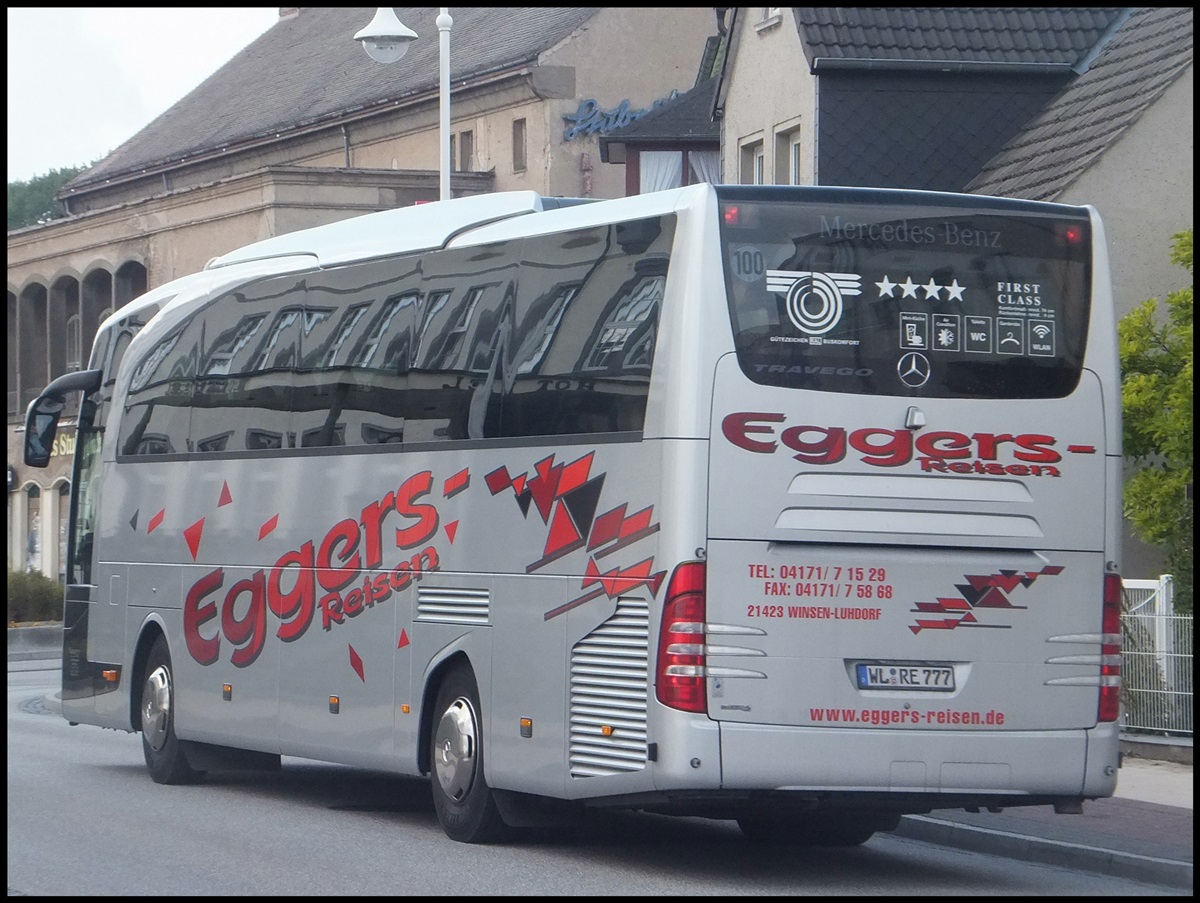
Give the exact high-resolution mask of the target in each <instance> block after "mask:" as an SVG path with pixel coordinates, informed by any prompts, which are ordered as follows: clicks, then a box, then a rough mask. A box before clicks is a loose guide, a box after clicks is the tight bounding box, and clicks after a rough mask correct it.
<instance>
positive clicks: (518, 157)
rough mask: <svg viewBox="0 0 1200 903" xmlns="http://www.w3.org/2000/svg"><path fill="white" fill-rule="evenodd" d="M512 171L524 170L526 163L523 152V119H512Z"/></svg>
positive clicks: (526, 159)
mask: <svg viewBox="0 0 1200 903" xmlns="http://www.w3.org/2000/svg"><path fill="white" fill-rule="evenodd" d="M512 160H513V172H524V171H525V169H526V168H527V165H528V158H527V157H526V153H525V120H524V119H514V120H513V147H512Z"/></svg>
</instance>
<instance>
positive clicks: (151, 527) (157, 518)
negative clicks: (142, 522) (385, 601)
mask: <svg viewBox="0 0 1200 903" xmlns="http://www.w3.org/2000/svg"><path fill="white" fill-rule="evenodd" d="M166 513H167V509H166V508H163V509H161V510H160V511H159V512H158V514H156V515H154V517H152V518H150V523H148V524H146V535H147V536H149V535H150V534H151V533H153V532H154V531H155V530H157V529H158V526H159V524H161V523H162V522H163V516H164V515H165V514H166Z"/></svg>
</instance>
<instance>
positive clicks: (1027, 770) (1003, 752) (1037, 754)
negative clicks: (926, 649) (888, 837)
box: [721, 722, 1119, 808]
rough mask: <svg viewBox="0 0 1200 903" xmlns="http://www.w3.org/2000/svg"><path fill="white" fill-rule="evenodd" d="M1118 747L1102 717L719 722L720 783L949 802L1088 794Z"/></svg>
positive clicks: (1096, 791) (1107, 778) (1098, 786)
mask: <svg viewBox="0 0 1200 903" xmlns="http://www.w3.org/2000/svg"><path fill="white" fill-rule="evenodd" d="M1118 752H1119V742H1118V732H1117V728H1116V725H1109V724H1104V725H1099V726H1098V727H1096V728H1093V729H1091V730H1063V731H936V732H934V731H903V730H875V729H854V730H847V729H838V728H827V727H824V728H807V727H781V726H779V725H752V724H731V723H728V722H725V723H722V724H721V777H722V781H721V786H722V788H723V789H724V790H739V789H744V790H756V789H757V790H762V789H773V790H780V791H834V792H838V793H846V794H860V793H868V794H875V793H881V792H882V793H886V794H889V795H891V794H897V795H905V796H907V795H915V796H919V797H922V798H931V799H933V800H935V801H936V800H938V799H941V798H945V799H947V800H953V802H950V803H949V806H950V807H954V808H957V807H959V806H961V805H962V802H961V799H962V798H963V797H964V796H966V797H976V798H978V799H979V800H980V801H982V802H981V804H988V803H987V802H986V800H987V799H989V798H994V799H1000V798H1003V799H1006V800H1019V799H1021V798H1023V797H1033V798H1037V799H1038V801H1039V802H1050V801H1056V800H1061V799H1069V798H1075V799H1084V798H1097V797H1107V796H1111V795H1112V794H1113V791H1114V790H1115V789H1116V781H1117V764H1118ZM999 804H1000V805H1014V804H1015V803H1014V802H1006V803H999ZM939 807H940V806H939ZM935 808H938V807H935Z"/></svg>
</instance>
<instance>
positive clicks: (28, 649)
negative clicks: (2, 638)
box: [8, 624, 63, 662]
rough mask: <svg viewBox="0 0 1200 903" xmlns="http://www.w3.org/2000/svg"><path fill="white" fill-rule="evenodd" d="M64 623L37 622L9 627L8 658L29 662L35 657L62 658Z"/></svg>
mask: <svg viewBox="0 0 1200 903" xmlns="http://www.w3.org/2000/svg"><path fill="white" fill-rule="evenodd" d="M62 646H63V626H62V624H37V625H33V626H30V627H10V628H8V660H9V661H10V662H28V661H33V660H34V659H56V658H57V659H61V658H62Z"/></svg>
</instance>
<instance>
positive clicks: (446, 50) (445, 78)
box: [354, 6, 454, 201]
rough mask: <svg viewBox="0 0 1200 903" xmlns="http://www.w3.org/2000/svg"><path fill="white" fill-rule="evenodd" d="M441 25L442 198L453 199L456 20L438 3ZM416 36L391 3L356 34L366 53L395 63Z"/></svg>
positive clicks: (439, 25) (372, 57)
mask: <svg viewBox="0 0 1200 903" xmlns="http://www.w3.org/2000/svg"><path fill="white" fill-rule="evenodd" d="M439 9H440V10H441V11H440V12H439V13H438V17H437V27H438V57H439V60H438V62H439V66H438V82H439V95H440V98H441V115H440V117H439V120H440V121H439V125H438V129H439V132H440V135H439V141H440V145H441V149H440V167H439V168H440V177H439V186H440V192H439V195H440V198H441V200H443V201H448V200H449V199H450V26H452V25H453V24H454V20H453V19H452V18H451V17H450V10H449V8H448V7H445V6H442V7H439ZM416 39H417V33H416V32H415V31H413V30H412V29H411V28H408V27H407V26H405V25H404V24H403V23H402V22H401V21H400V20H399V19H398V18H397V17H396V13H395V11H394V10H393V9H392V8H391V7H390V6H381V7H379V8H378V10H376V12H375V18H374V19H372V20H371V24H369V25H368V26H367V27H366V28H364V29H362V31H360V32H358V34H356V35H355V36H354V40H356V41H361V42H362V45H363V49H364V50H366V51H367V55H368V56H370V57H371V59H373V60H375V61H376V62H378V63H394V62H396V61H397V60H399V59H400V58H401V57H402V56H404V54H405V53H406V52H407V51H408V45H409V44H411V43H412V42H413V41H415V40H416Z"/></svg>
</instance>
